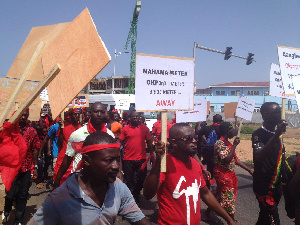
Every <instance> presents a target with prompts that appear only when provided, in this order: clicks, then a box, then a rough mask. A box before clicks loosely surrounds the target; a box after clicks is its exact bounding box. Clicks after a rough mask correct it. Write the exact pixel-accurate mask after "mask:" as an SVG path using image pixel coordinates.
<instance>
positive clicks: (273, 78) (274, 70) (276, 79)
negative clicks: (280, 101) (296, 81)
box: [269, 63, 295, 100]
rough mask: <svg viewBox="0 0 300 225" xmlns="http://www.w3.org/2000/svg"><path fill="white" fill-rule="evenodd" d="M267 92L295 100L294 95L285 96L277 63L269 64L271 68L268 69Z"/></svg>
mask: <svg viewBox="0 0 300 225" xmlns="http://www.w3.org/2000/svg"><path fill="white" fill-rule="evenodd" d="M288 79H290V78H288ZM291 82H292V81H291ZM269 94H270V95H271V96H275V97H280V98H288V99H291V100H295V96H285V93H284V89H283V84H282V78H281V72H280V67H279V65H277V64H274V63H272V64H271V69H270V93H269Z"/></svg>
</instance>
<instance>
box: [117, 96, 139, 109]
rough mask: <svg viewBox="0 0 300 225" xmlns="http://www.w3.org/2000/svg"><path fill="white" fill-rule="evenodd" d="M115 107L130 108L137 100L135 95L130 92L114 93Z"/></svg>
mask: <svg viewBox="0 0 300 225" xmlns="http://www.w3.org/2000/svg"><path fill="white" fill-rule="evenodd" d="M113 98H114V101H115V103H116V105H115V109H120V110H121V109H122V110H129V108H130V103H134V102H135V96H134V95H129V94H114V95H113Z"/></svg>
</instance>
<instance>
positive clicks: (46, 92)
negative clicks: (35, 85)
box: [40, 88, 49, 102]
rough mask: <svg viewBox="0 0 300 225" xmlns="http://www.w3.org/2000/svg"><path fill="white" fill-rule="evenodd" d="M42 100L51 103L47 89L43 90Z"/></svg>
mask: <svg viewBox="0 0 300 225" xmlns="http://www.w3.org/2000/svg"><path fill="white" fill-rule="evenodd" d="M40 98H41V99H42V101H47V102H48V101H49V97H48V91H47V88H45V89H44V90H42V92H41V93H40Z"/></svg>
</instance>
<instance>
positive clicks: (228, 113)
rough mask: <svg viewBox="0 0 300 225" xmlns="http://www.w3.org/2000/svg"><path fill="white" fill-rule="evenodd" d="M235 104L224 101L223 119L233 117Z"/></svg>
mask: <svg viewBox="0 0 300 225" xmlns="http://www.w3.org/2000/svg"><path fill="white" fill-rule="evenodd" d="M237 105H238V103H237V102H229V103H224V115H225V119H231V118H235V114H236V108H237Z"/></svg>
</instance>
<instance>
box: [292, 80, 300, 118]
mask: <svg viewBox="0 0 300 225" xmlns="http://www.w3.org/2000/svg"><path fill="white" fill-rule="evenodd" d="M293 84H294V87H295V96H296V101H297V106H298V110H299V112H300V76H296V77H293Z"/></svg>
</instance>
